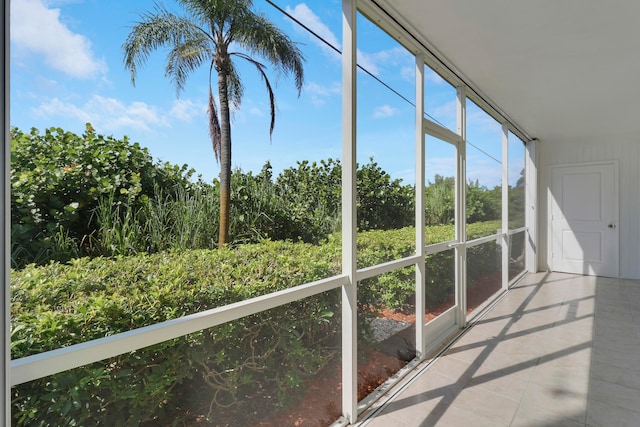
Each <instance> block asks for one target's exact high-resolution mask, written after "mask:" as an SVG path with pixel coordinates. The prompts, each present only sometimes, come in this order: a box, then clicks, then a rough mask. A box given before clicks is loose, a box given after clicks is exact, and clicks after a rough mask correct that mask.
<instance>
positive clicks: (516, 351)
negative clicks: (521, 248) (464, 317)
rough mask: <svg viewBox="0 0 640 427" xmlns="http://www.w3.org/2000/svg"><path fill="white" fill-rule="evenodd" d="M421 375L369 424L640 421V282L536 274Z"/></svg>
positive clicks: (393, 394) (612, 425)
mask: <svg viewBox="0 0 640 427" xmlns="http://www.w3.org/2000/svg"><path fill="white" fill-rule="evenodd" d="M417 372H418V375H416V376H414V377H413V378H412V379H411V380H409V381H407V382H406V384H405V385H403V386H402V387H400V388H399V389H397V388H396V389H395V390H394V389H392V390H391V391H390V392H389V395H390V398H387V400H386V401H385V403H384V404H383V405H382V406H380V407H379V408H378V409H377V411H376V412H375V413H374V414H373V416H372V417H370V418H367V419H364V420H363V421H362V422H361V423H360V425H361V426H367V427H403V426H411V427H414V426H455V427H467V426H474V427H475V426H491V427H500V426H526V427H543V426H544V427H551V426H553V427H555V426H570V427H573V426H606V427H621V426H633V427H638V426H640V281H633V280H623V279H609V278H600V277H585V276H576V275H569V274H561V273H537V274H534V275H528V276H527V277H525V278H524V279H523V280H522V281H521V282H520V283H519V284H518V285H517V286H515V287H514V288H512V289H511V291H510V292H509V293H508V294H507V296H506V297H505V298H504V299H502V300H501V301H500V302H498V303H497V304H496V305H495V307H494V308H492V309H491V310H490V311H489V312H488V313H487V314H486V315H485V316H484V317H482V318H481V319H480V320H479V321H478V322H477V323H476V324H475V325H473V326H472V327H470V328H469V329H468V330H467V331H466V332H465V333H464V334H463V335H462V336H461V337H460V338H459V339H458V340H457V341H455V342H454V343H453V345H451V347H450V348H449V349H448V351H447V352H446V353H445V354H444V355H443V356H442V357H440V358H438V359H436V360H435V361H434V362H432V363H431V364H425V366H424V367H422V368H420V367H419V368H418V370H417ZM383 401H384V400H383Z"/></svg>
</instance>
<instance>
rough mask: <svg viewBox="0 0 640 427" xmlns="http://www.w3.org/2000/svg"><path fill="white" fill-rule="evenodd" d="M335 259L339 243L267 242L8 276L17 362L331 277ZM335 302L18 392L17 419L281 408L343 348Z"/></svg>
mask: <svg viewBox="0 0 640 427" xmlns="http://www.w3.org/2000/svg"><path fill="white" fill-rule="evenodd" d="M339 262H340V251H339V246H338V247H335V246H332V245H326V246H322V247H320V246H311V245H308V244H302V243H295V244H293V243H287V242H264V243H262V244H260V245H244V246H242V247H239V248H237V249H235V250H210V251H207V250H199V251H186V252H171V253H162V254H154V255H141V256H131V257H118V258H116V259H106V258H95V259H87V258H84V259H79V260H75V261H72V262H71V264H69V265H61V264H58V263H52V264H50V265H47V266H43V267H36V266H33V265H31V266H28V267H26V268H24V269H23V270H21V271H17V272H14V274H13V276H12V284H11V286H12V301H11V314H12V331H13V337H12V348H11V351H12V357H13V358H19V357H24V356H27V355H30V354H35V353H39V352H42V351H46V350H51V349H55V348H58V347H64V346H68V345H71V344H74V343H80V342H83V341H86V340H91V339H95V338H101V337H104V336H107V335H113V334H115V333H118V332H123V331H127V330H130V329H134V328H138V327H142V326H147V325H151V324H155V323H158V322H162V321H165V320H169V319H173V318H177V317H180V316H183V315H186V314H190V313H196V312H200V311H203V310H206V309H209V308H214V307H219V306H223V305H226V304H231V303H233V302H237V301H242V300H246V299H249V298H252V297H255V296H259V295H264V294H267V293H271V292H275V291H277V290H281V289H286V288H289V287H292V286H295V285H299V284H303V283H308V282H311V281H314V280H317V279H319V278H322V277H329V276H333V275H335V274H338V273H339V271H340V267H339ZM339 298H340V293H339V291H335V292H328V293H324V294H321V295H317V296H314V297H311V298H306V299H304V300H301V301H297V302H294V303H291V304H288V305H286V306H282V307H278V308H276V309H273V310H269V311H267V312H263V313H260V314H257V315H254V316H249V317H245V318H242V319H239V320H238V321H235V322H231V323H229V324H225V325H221V326H219V327H214V328H211V329H209V330H205V331H202V332H199V333H195V334H191V335H188V336H186V337H183V338H179V339H175V340H171V341H167V342H164V343H162V344H159V345H156V346H153V347H150V348H145V349H142V350H140V351H136V352H133V353H128V354H124V355H121V356H118V357H116V358H112V359H108V360H106V361H104V362H99V363H96V364H93V365H90V366H86V367H82V368H78V369H74V370H72V371H68V372H64V373H61V374H57V375H55V376H53V377H49V378H43V379H41V380H36V381H33V382H30V383H27V384H23V385H20V386H17V387H15V388H14V389H13V399H12V400H13V409H14V411H13V416H14V422H16V424H19V425H27V424H29V425H31V424H32V422H31V421H30V420H38V422H39V423H40V424H36V425H56V426H57V425H110V426H111V425H138V423H140V422H143V421H145V420H152V419H154V417H159V416H162V417H168V418H165V419H174V418H177V417H178V416H179V414H176V413H169V412H167V411H173V410H178V408H189V409H190V410H193V411H199V413H202V411H203V409H202V407H200V406H198V405H202V406H203V407H207V408H208V406H209V405H212V407H213V408H220V407H223V406H226V405H230V404H231V405H234V407H236V405H240V406H241V405H245V404H246V403H243V402H245V401H246V400H247V398H248V397H247V396H249V395H251V394H252V392H253V391H255V390H256V389H260V390H263V391H264V393H268V394H271V395H275V396H279V400H278V399H276V402H280V403H279V404H281V405H282V404H285V403H286V399H285V396H291V395H295V394H298V393H296V392H295V390H297V389H298V388H299V387H300V384H301V383H302V381H303V379H304V378H307V377H308V376H309V375H311V374H312V373H313V372H315V371H317V369H319V368H320V367H321V366H323V364H324V363H326V362H327V360H329V359H330V357H331V355H332V353H333V352H334V351H335V347H336V346H337V345H338V344H339V335H338V334H339V331H340V325H339V322H340V316H339V309H338V308H339ZM336 340H337V341H336ZM194 393H195V394H196V395H198V396H199V398H198V399H196V398H195V397H194ZM194 405H195V406H194ZM207 412H208V409H207V410H205V411H204V413H207ZM20 420H22V421H20ZM33 423H35V421H33Z"/></svg>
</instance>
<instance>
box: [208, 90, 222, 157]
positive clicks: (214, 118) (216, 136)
mask: <svg viewBox="0 0 640 427" xmlns="http://www.w3.org/2000/svg"><path fill="white" fill-rule="evenodd" d="M207 110H208V113H209V136H211V144H212V145H213V154H214V155H215V157H216V160H217V161H218V163H220V148H221V143H222V141H221V138H222V132H221V130H220V122H219V121H218V111H217V109H216V103H215V100H214V99H213V91H212V90H211V83H209V106H208V108H207Z"/></svg>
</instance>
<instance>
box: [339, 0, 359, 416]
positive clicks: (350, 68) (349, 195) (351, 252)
mask: <svg viewBox="0 0 640 427" xmlns="http://www.w3.org/2000/svg"><path fill="white" fill-rule="evenodd" d="M356 16H357V5H356V0H343V1H342V272H343V274H346V275H347V276H348V277H349V281H348V283H347V284H346V285H344V286H343V287H342V414H343V415H344V417H345V419H346V420H347V422H349V423H350V424H354V423H355V422H356V420H357V417H358V365H357V359H358V358H357V355H358V353H357V352H358V346H357V344H358V340H357V338H358V330H357V324H358V323H357V315H358V310H357V309H358V292H357V286H358V283H357V281H356V271H357V264H356V99H357V98H356Z"/></svg>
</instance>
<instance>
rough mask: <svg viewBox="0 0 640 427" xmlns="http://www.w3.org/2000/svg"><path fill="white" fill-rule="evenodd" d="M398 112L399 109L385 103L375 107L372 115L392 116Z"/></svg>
mask: <svg viewBox="0 0 640 427" xmlns="http://www.w3.org/2000/svg"><path fill="white" fill-rule="evenodd" d="M399 112H400V111H399V110H398V109H397V108H393V107H392V106H390V105H386V104H385V105H382V106H380V107H377V108H376V109H375V110H374V111H373V117H375V118H376V119H381V118H387V117H393V116H395V115H397V114H398V113H399Z"/></svg>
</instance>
